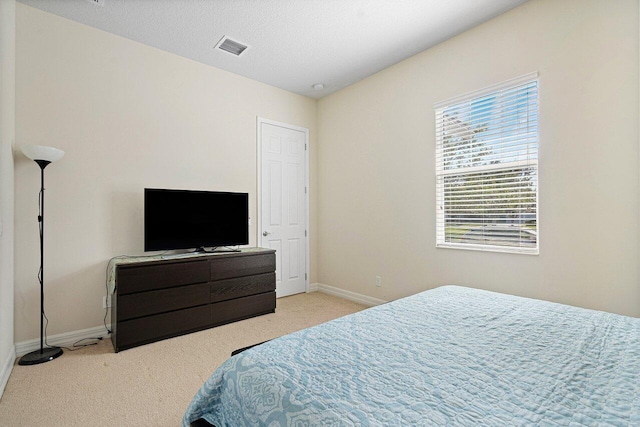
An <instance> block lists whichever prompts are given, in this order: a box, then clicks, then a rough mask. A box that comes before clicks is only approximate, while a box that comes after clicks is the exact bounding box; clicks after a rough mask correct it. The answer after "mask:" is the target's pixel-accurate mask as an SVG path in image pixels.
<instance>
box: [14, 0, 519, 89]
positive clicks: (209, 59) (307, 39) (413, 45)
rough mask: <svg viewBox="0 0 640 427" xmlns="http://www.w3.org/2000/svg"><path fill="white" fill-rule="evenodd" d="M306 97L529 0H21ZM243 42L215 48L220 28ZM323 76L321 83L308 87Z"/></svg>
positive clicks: (352, 80) (358, 77)
mask: <svg viewBox="0 0 640 427" xmlns="http://www.w3.org/2000/svg"><path fill="white" fill-rule="evenodd" d="M19 1H20V2H21V3H24V4H27V5H29V6H33V7H36V8H38V9H41V10H44V11H47V12H51V13H53V14H56V15H59V16H62V17H65V18H68V19H71V20H74V21H77V22H80V23H83V24H86V25H89V26H91V27H95V28H99V29H101V30H104V31H107V32H110V33H113V34H117V35H120V36H122V37H126V38H128V39H131V40H135V41H138V42H141V43H144V44H147V45H149V46H154V47H156V48H159V49H162V50H166V51H168V52H172V53H175V54H177V55H180V56H184V57H186V58H191V59H193V60H195V61H198V62H202V63H204V64H209V65H212V66H214V67H217V68H221V69H223V70H227V71H230V72H232V73H236V74H239V75H242V76H246V77H249V78H251V79H254V80H258V81H261V82H264V83H267V84H270V85H273V86H277V87H279V88H282V89H285V90H289V91H291V92H295V93H299V94H301V95H305V96H309V97H312V98H322V97H323V96H326V95H328V94H330V93H331V92H334V91H336V90H339V89H341V88H343V87H346V86H348V85H350V84H352V83H355V82H357V81H358V80H361V79H363V78H365V77H367V76H370V75H371V74H374V73H376V72H378V71H380V70H382V69H384V68H386V67H389V66H390V65H393V64H395V63H397V62H399V61H402V60H403V59H406V58H408V57H410V56H412V55H415V54H416V53H418V52H421V51H423V50H425V49H427V48H429V47H431V46H434V45H435V44H437V43H440V42H442V41H444V40H446V39H448V38H450V37H453V36H455V35H456V34H459V33H461V32H463V31H465V30H467V29H469V28H471V27H473V26H475V25H478V24H480V23H482V22H485V21H487V20H489V19H491V18H493V17H495V16H497V15H499V14H501V13H503V12H506V11H507V10H509V9H512V8H514V7H516V6H518V5H520V4H522V3H524V2H525V1H526V0H99V2H100V3H103V4H104V5H103V6H99V5H96V4H92V1H90V0H19ZM225 35H226V36H227V37H230V38H232V39H234V40H237V41H239V42H241V43H243V44H247V45H249V48H248V49H247V50H246V51H245V52H244V53H243V54H242V56H240V57H235V56H232V55H230V54H228V53H226V52H223V51H221V50H218V49H214V47H215V45H216V44H217V43H218V41H219V40H220V39H221V38H222V37H223V36H225ZM316 83H323V84H324V90H322V91H316V90H314V89H313V87H312V86H313V85H314V84H316Z"/></svg>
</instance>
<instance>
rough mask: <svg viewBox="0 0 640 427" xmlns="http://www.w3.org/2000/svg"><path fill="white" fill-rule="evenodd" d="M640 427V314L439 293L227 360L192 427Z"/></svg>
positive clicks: (193, 411) (192, 409)
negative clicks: (201, 424) (205, 426)
mask: <svg viewBox="0 0 640 427" xmlns="http://www.w3.org/2000/svg"><path fill="white" fill-rule="evenodd" d="M198 418H204V419H206V420H207V421H208V422H210V423H212V424H214V425H215V426H217V427H226V426H230V427H231V426H232V427H239V426H258V425H260V426H269V427H276V426H300V427H303V426H304V427H311V426H422V425H424V426H427V425H428V426H440V425H442V426H444V425H447V426H476V425H486V426H517V425H542V426H577V425H592V426H596V425H597V426H640V319H636V318H631V317H625V316H619V315H615V314H609V313H604V312H598V311H592V310H585V309H581V308H576V307H570V306H566V305H561V304H554V303H549V302H544V301H538V300H532V299H526V298H519V297H514V296H509V295H503V294H498V293H493V292H487V291H480V290H476V289H469V288H463V287H458V286H443V287H440V288H437V289H433V290H430V291H426V292H423V293H420V294H417V295H414V296H411V297H408V298H404V299H401V300H397V301H394V302H392V303H389V304H384V305H381V306H378V307H374V308H371V309H368V310H364V311H362V312H359V313H355V314H352V315H349V316H346V317H343V318H340V319H336V320H334V321H331V322H328V323H325V324H322V325H319V326H316V327H312V328H308V329H305V330H302V331H299V332H296V333H293V334H290V335H287V336H284V337H281V338H278V339H276V340H273V341H270V342H268V343H266V344H263V345H260V346H257V347H254V348H251V349H249V350H246V351H244V352H243V353H240V354H239V355H236V356H234V357H231V358H230V359H229V360H227V361H226V362H225V363H224V364H223V365H222V366H220V368H218V370H216V371H215V373H214V374H213V375H212V376H211V378H209V380H207V382H206V383H205V384H204V385H203V386H202V388H201V390H200V391H198V393H197V394H196V396H195V397H194V399H193V401H192V403H191V404H190V405H189V408H188V409H187V412H186V414H185V415H184V419H183V425H184V426H188V425H189V423H190V422H192V421H194V420H196V419H198Z"/></svg>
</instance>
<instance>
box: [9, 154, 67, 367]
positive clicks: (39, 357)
mask: <svg viewBox="0 0 640 427" xmlns="http://www.w3.org/2000/svg"><path fill="white" fill-rule="evenodd" d="M20 148H21V149H22V152H23V153H24V155H25V156H27V157H28V158H30V159H31V160H34V161H35V162H36V163H37V164H38V166H40V197H39V199H38V202H39V203H38V204H39V208H40V209H39V212H38V224H39V225H40V272H39V274H38V280H39V281H40V350H35V351H32V352H31V353H27V354H25V355H24V356H22V357H21V358H20V361H19V362H18V364H19V365H37V364H39V363H44V362H48V361H50V360H53V359H55V358H56V357H58V356H60V355H62V349H61V348H59V347H45V346H44V168H46V167H47V165H48V164H49V163H52V162H55V161H58V160H60V159H61V158H62V156H64V151H62V150H59V149H57V148H53V147H45V146H42V145H23V146H21V147H20Z"/></svg>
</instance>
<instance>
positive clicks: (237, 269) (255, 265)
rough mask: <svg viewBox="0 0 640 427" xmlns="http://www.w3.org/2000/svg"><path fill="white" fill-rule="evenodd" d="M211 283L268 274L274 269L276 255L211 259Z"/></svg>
mask: <svg viewBox="0 0 640 427" xmlns="http://www.w3.org/2000/svg"><path fill="white" fill-rule="evenodd" d="M210 262H211V281H215V280H222V279H229V278H232V277H238V276H251V275H254V274H262V273H270V272H272V271H274V270H275V269H276V255H275V254H274V253H270V254H260V255H249V256H235V257H226V258H219V259H216V258H212V259H211V261H210Z"/></svg>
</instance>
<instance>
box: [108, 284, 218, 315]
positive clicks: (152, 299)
mask: <svg viewBox="0 0 640 427" xmlns="http://www.w3.org/2000/svg"><path fill="white" fill-rule="evenodd" d="M210 291H211V288H210V286H209V284H208V283H201V284H199V285H188V286H181V287H178V288H168V289H162V290H159V291H149V292H138V293H135V294H130V295H123V296H121V297H119V298H118V307H117V310H118V319H120V320H129V319H133V318H136V317H143V316H148V315H150V314H158V313H164V312H166V311H173V310H179V309H181V308H189V307H195V306H197V305H203V304H208V303H209V293H210Z"/></svg>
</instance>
